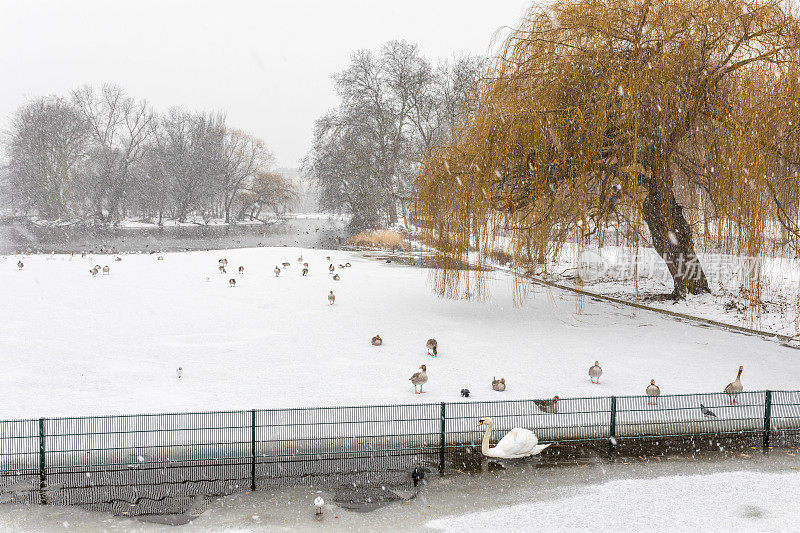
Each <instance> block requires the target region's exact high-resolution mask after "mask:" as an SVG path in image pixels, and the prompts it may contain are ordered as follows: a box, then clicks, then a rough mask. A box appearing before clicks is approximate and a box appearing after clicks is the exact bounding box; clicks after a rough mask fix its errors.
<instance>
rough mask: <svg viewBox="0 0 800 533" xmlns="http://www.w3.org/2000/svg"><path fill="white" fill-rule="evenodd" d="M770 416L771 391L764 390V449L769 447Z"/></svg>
mask: <svg viewBox="0 0 800 533" xmlns="http://www.w3.org/2000/svg"><path fill="white" fill-rule="evenodd" d="M771 417H772V391H771V390H768V391H764V443H763V446H764V451H767V449H769V433H770V419H771Z"/></svg>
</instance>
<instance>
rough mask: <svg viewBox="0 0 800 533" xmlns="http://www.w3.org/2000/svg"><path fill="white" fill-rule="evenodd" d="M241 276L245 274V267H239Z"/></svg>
mask: <svg viewBox="0 0 800 533" xmlns="http://www.w3.org/2000/svg"><path fill="white" fill-rule="evenodd" d="M239 274H244V267H243V266H240V267H239Z"/></svg>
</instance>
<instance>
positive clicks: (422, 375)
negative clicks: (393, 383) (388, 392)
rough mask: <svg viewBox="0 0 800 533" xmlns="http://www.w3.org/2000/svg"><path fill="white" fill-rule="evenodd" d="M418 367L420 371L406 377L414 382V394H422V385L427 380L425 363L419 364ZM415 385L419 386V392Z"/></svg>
mask: <svg viewBox="0 0 800 533" xmlns="http://www.w3.org/2000/svg"><path fill="white" fill-rule="evenodd" d="M419 368H420V370H422V372H417V373H415V374H414V375H413V376H411V377H410V378H408V379H409V380H410V381H411V383H413V384H414V394H424V393H423V392H422V386H423V385H424V384H425V382H426V381H428V369H427V368H425V365H421V366H420V367H419ZM417 387H419V392H417Z"/></svg>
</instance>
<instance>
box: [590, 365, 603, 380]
mask: <svg viewBox="0 0 800 533" xmlns="http://www.w3.org/2000/svg"><path fill="white" fill-rule="evenodd" d="M602 375H603V369H602V368H600V363H599V362H597V361H595V362H594V365H592V366H591V367H590V368H589V379H591V380H592V383H597V384H600V376H602Z"/></svg>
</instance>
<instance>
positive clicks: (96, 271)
mask: <svg viewBox="0 0 800 533" xmlns="http://www.w3.org/2000/svg"><path fill="white" fill-rule="evenodd" d="M89 272H90V273H91V274H92V276H96V275H97V273H98V272H100V271H99V270H97V267H94V268H92V269H91V270H90V271H89Z"/></svg>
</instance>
